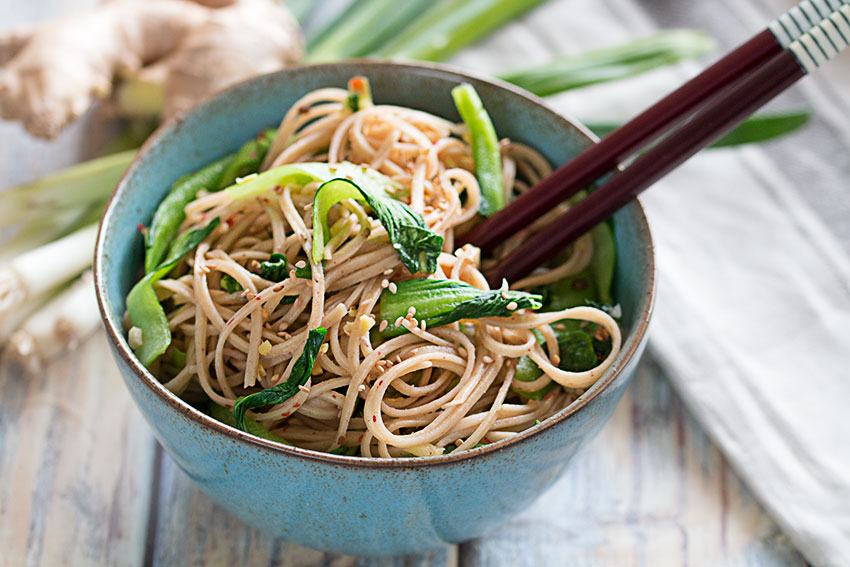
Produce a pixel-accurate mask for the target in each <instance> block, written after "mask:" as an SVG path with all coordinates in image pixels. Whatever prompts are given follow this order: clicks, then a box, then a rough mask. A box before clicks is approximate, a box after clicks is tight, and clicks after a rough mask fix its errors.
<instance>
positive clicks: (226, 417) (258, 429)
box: [209, 402, 291, 445]
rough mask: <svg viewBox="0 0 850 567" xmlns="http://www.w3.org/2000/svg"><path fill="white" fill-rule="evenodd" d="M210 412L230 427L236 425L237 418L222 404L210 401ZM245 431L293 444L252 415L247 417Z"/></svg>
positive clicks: (278, 441)
mask: <svg viewBox="0 0 850 567" xmlns="http://www.w3.org/2000/svg"><path fill="white" fill-rule="evenodd" d="M209 414H210V417H212V418H213V419H215V420H218V421H220V422H222V423H223V424H225V425H229V426H230V427H236V418H234V417H233V414H232V413H231V412H230V410H229V409H227V408H226V407H224V406H220V405H218V404H216V403H214V402H210V405H209ZM244 431H246V432H247V433H250V434H251V435H253V436H255V437H260V438H262V439H268V440H269V441H275V442H277V443H283V444H284V445H291V443H289V442H287V441H286V439H284V438H283V437H280V436H278V435H275V434H274V433H272V432H271V431H269V430H268V429H266V428H265V427H263V426H262V425H260V424H259V423H258V422H257V421H255V420H253V419H251V418H250V417H246V418H245V429H244Z"/></svg>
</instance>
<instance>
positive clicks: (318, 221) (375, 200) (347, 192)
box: [313, 179, 443, 274]
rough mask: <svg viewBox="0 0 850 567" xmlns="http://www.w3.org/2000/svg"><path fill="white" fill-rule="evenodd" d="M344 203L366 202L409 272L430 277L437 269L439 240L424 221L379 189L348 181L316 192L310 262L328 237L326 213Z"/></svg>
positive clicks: (336, 181)
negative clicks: (425, 274)
mask: <svg viewBox="0 0 850 567" xmlns="http://www.w3.org/2000/svg"><path fill="white" fill-rule="evenodd" d="M345 199H357V200H358V201H364V202H366V203H367V204H368V205H369V206H370V207H371V208H372V210H373V211H375V214H376V215H377V216H378V219H379V220H380V221H381V224H382V225H383V226H384V228H385V229H387V233H388V234H389V236H390V242H392V244H393V248H395V249H396V252H398V255H399V257H400V258H401V262H402V263H403V264H404V265H405V267H406V268H407V269H408V270H410V273H411V274H415V273H416V272H422V273H431V272H433V271H434V270H435V269H436V268H437V257H438V256H439V255H440V251H441V250H442V248H443V237H442V236H440V235H438V234H436V233H435V232H433V231H431V230H430V229H429V228H428V227H426V226H425V221H424V220H422V217H421V216H419V215H418V214H417V213H414V212H413V211H412V210H410V208H408V207H407V205H405V204H404V203H402V202H401V201H396V200H395V199H393V198H392V197H390V196H388V195H387V194H386V192H385V191H384V190H383V189H380V190H379V191H376V190H374V189H373V188H370V187H368V186H359V185H357V184H356V183H355V182H354V181H351V180H348V179H332V180H331V181H328V182H326V183H325V184H323V185H322V186H321V187H319V189H318V190H317V191H316V196H315V197H314V198H313V260H314V261H316V262H318V261H320V260H321V259H322V256H323V254H324V249H325V243H326V242H327V239H328V236H329V235H330V228H329V227H328V212H329V211H330V209H331V207H332V206H333V205H335V204H337V203H339V202H340V201H344V200H345Z"/></svg>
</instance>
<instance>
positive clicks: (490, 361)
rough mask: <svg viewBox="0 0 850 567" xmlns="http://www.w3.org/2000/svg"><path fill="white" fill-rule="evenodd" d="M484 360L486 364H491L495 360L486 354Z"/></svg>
mask: <svg viewBox="0 0 850 567" xmlns="http://www.w3.org/2000/svg"><path fill="white" fill-rule="evenodd" d="M482 360H483V361H484V364H490V363H492V362H493V359H492V358H490V357H489V356H487V355H486V354H485V355H484V358H483V359H482Z"/></svg>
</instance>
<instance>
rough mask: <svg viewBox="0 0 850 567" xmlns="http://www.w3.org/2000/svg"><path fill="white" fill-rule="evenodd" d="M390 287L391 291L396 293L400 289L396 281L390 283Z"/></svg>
mask: <svg viewBox="0 0 850 567" xmlns="http://www.w3.org/2000/svg"><path fill="white" fill-rule="evenodd" d="M388 289H389V290H390V293H395V292H397V291H398V286H397V285H395V284H394V283H390V285H389V286H388Z"/></svg>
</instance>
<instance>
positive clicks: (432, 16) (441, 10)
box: [372, 0, 544, 61]
mask: <svg viewBox="0 0 850 567" xmlns="http://www.w3.org/2000/svg"><path fill="white" fill-rule="evenodd" d="M543 1H544V0H464V1H463V2H459V1H458V0H440V1H438V2H435V3H434V5H433V7H432V8H430V9H429V10H428V11H427V12H425V13H424V14H423V15H422V16H421V17H419V18H418V19H417V20H416V21H414V22H413V23H412V24H411V25H410V26H409V27H407V28H405V29H404V30H402V32H401V33H399V34H398V35H397V36H396V37H395V39H393V40H392V41H390V42H389V43H387V44H386V45H384V46H383V47H381V48H380V49H378V50H377V51H375V52H374V53H372V55H377V56H379V57H400V58H405V59H422V60H425V61H442V60H443V59H446V58H448V57H449V56H450V55H452V54H454V53H455V52H457V51H458V50H460V49H462V48H463V47H466V46H467V45H469V44H471V43H474V42H476V41H478V40H479V39H482V38H484V37H486V36H488V35H489V34H490V33H492V32H493V31H494V30H496V29H498V28H500V27H502V26H503V25H504V24H506V23H508V22H510V21H511V20H514V19H516V18H518V17H519V16H520V15H522V14H524V13H526V12H528V11H529V10H531V9H532V8H535V7H537V6H538V5H540V4H541V3H543Z"/></svg>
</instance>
